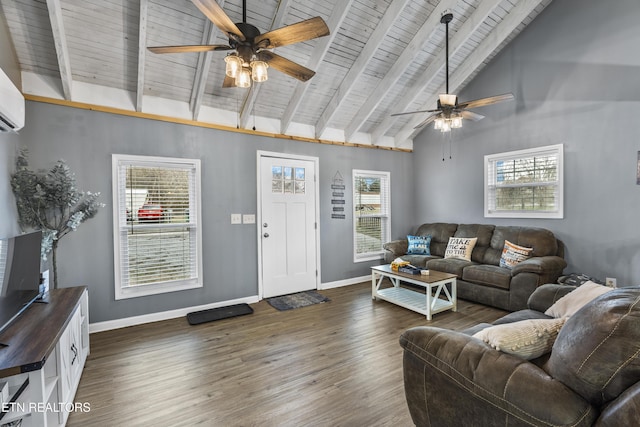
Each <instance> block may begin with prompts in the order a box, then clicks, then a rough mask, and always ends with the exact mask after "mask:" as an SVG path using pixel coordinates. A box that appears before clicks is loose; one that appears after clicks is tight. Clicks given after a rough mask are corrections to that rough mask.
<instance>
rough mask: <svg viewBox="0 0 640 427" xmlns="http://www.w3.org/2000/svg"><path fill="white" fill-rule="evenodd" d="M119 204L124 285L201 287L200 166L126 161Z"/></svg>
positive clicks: (121, 172)
mask: <svg viewBox="0 0 640 427" xmlns="http://www.w3.org/2000/svg"><path fill="white" fill-rule="evenodd" d="M118 199H119V201H120V203H119V204H118V205H119V210H118V212H119V215H118V216H119V218H118V224H119V225H120V227H119V233H120V248H119V252H120V257H119V261H120V286H121V287H122V288H123V289H126V288H131V287H139V286H147V285H158V284H167V283H172V282H180V283H185V282H186V283H189V282H196V281H197V280H198V271H199V269H198V265H197V262H198V253H197V250H198V241H197V239H198V233H197V228H198V224H197V215H196V214H195V213H196V210H195V209H196V200H197V198H196V169H195V166H194V165H192V164H188V163H177V164H172V163H170V162H167V163H162V162H160V163H157V164H156V163H155V162H140V161H122V162H120V163H119V165H118Z"/></svg>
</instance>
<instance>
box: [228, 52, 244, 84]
mask: <svg viewBox="0 0 640 427" xmlns="http://www.w3.org/2000/svg"><path fill="white" fill-rule="evenodd" d="M224 62H226V63H227V65H226V67H225V73H226V75H227V76H229V77H231V78H234V79H235V78H237V77H238V74H239V72H240V70H241V69H242V59H241V58H240V57H239V56H237V55H235V54H231V55H227V56H225V58H224Z"/></svg>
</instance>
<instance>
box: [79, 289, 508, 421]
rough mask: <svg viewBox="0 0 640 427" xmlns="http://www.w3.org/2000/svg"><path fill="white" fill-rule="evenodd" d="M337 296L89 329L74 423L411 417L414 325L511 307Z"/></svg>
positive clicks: (481, 318)
mask: <svg viewBox="0 0 640 427" xmlns="http://www.w3.org/2000/svg"><path fill="white" fill-rule="evenodd" d="M320 292H321V293H322V294H323V295H326V296H328V297H329V298H331V301H330V302H327V303H324V304H317V305H314V306H310V307H304V308H299V309H295V310H290V311H282V312H280V311H277V310H275V309H274V308H272V307H271V306H270V305H268V304H267V302H266V301H261V302H259V303H257V304H253V305H252V307H253V309H254V313H253V314H251V315H247V316H241V317H237V318H232V319H225V320H219V321H215V322H210V323H205V324H201V325H198V326H190V325H189V324H188V323H187V320H186V318H179V319H173V320H167V321H162V322H156V323H150V324H146V325H140V326H133V327H129V328H124V329H118V330H114V331H107V332H100V333H96V334H92V335H91V355H90V356H89V359H88V360H87V364H86V367H85V371H84V373H83V376H82V380H81V381H80V386H79V388H78V393H77V395H76V398H75V401H76V402H88V403H89V404H90V405H91V410H90V412H87V413H80V412H77V413H73V414H71V416H70V418H69V422H68V424H67V425H69V426H83V427H84V426H101V427H103V426H125V425H126V426H172V427H174V426H195V425H201V426H258V425H259V426H410V425H412V422H411V418H410V416H409V411H408V409H407V405H406V402H405V397H404V388H403V381H402V351H401V347H400V345H399V343H398V338H399V336H400V334H401V333H402V332H403V331H404V330H405V329H407V328H410V327H413V326H419V325H431V326H438V327H443V328H449V329H456V330H459V329H464V328H467V327H470V326H472V325H475V324H477V323H479V322H491V321H493V320H495V319H497V318H498V317H501V316H502V315H504V314H505V312H504V311H502V310H497V309H494V308H490V307H485V306H482V305H478V304H472V303H468V302H465V301H460V300H459V301H458V312H456V313H453V312H450V311H449V312H444V313H439V314H436V315H434V318H433V320H432V321H430V322H428V321H427V320H426V318H425V317H424V316H422V315H420V314H418V313H414V312H412V311H409V310H406V309H404V308H401V307H398V306H395V305H393V304H390V303H388V302H384V301H373V300H372V299H371V284H370V283H368V282H365V283H362V284H357V285H352V286H346V287H342V288H336V289H330V290H325V291H320Z"/></svg>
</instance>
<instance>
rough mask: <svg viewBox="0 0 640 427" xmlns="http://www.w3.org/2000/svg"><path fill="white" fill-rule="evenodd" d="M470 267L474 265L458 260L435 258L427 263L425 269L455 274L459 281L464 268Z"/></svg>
mask: <svg viewBox="0 0 640 427" xmlns="http://www.w3.org/2000/svg"><path fill="white" fill-rule="evenodd" d="M470 265H474V263H473V262H471V261H466V260H464V259H459V258H446V259H443V258H436V259H432V260H429V261H427V268H428V269H429V270H435V271H442V272H443V273H450V274H455V275H456V276H458V278H459V279H462V272H463V270H464V269H465V267H469V266H470Z"/></svg>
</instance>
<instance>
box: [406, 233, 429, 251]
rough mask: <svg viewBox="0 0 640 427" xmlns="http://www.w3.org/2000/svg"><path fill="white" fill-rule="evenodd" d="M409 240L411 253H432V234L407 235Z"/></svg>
mask: <svg viewBox="0 0 640 427" xmlns="http://www.w3.org/2000/svg"><path fill="white" fill-rule="evenodd" d="M407 240H408V241H409V249H408V250H407V254H409V255H431V251H430V250H429V245H430V244H431V236H407Z"/></svg>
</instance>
